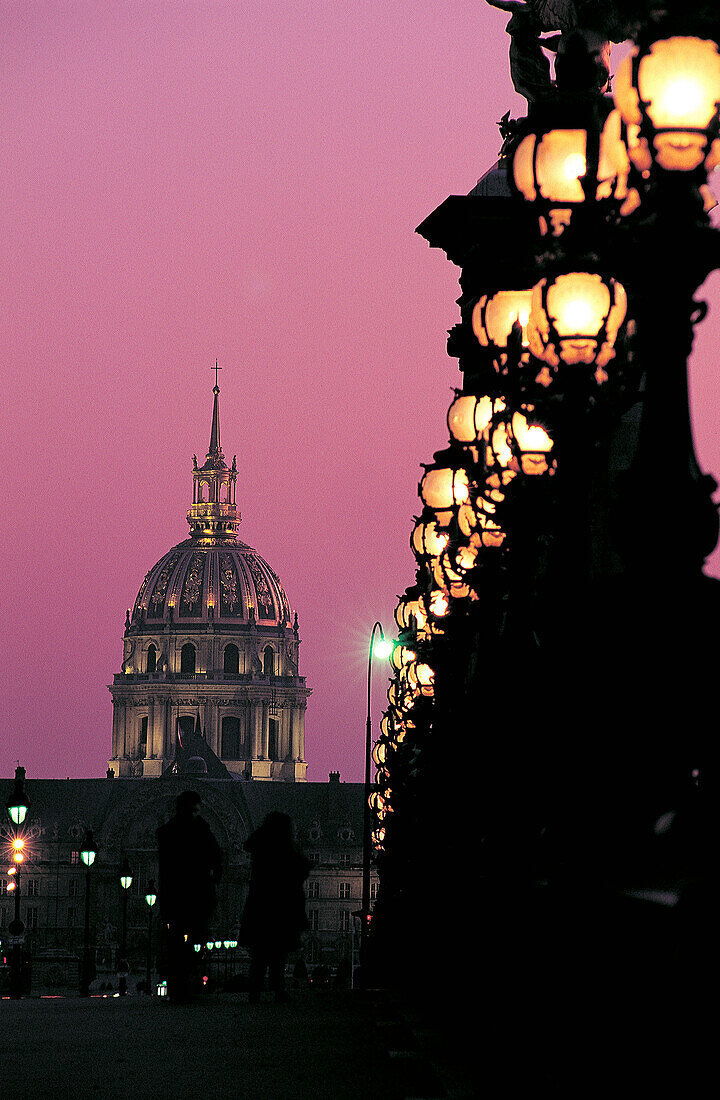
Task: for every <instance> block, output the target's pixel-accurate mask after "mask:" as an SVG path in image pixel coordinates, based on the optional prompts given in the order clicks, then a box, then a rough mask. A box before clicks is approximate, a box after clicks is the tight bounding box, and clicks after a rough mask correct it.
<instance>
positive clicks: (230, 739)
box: [220, 714, 242, 760]
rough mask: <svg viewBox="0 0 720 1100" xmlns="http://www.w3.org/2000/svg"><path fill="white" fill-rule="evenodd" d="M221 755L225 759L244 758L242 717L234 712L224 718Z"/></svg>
mask: <svg viewBox="0 0 720 1100" xmlns="http://www.w3.org/2000/svg"><path fill="white" fill-rule="evenodd" d="M220 755H221V756H222V758H223V760H240V759H241V758H242V736H241V728H240V719H239V718H237V717H236V716H235V715H234V714H228V715H226V716H225V718H223V720H222V747H221V750H220Z"/></svg>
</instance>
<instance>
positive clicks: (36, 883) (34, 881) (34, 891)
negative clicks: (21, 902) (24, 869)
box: [25, 878, 40, 898]
mask: <svg viewBox="0 0 720 1100" xmlns="http://www.w3.org/2000/svg"><path fill="white" fill-rule="evenodd" d="M25 893H26V894H27V896H28V897H29V898H36V897H37V896H38V894H39V893H40V879H38V878H29V879H28V880H27V887H26V890H25Z"/></svg>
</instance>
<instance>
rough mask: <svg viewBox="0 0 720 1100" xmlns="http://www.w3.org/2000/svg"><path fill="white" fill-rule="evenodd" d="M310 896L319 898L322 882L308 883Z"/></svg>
mask: <svg viewBox="0 0 720 1100" xmlns="http://www.w3.org/2000/svg"><path fill="white" fill-rule="evenodd" d="M308 897H309V898H319V897H320V883H319V882H309V883H308Z"/></svg>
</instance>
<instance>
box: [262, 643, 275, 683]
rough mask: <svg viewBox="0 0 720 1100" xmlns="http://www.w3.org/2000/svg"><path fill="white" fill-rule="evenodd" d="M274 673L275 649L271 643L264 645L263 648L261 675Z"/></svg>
mask: <svg viewBox="0 0 720 1100" xmlns="http://www.w3.org/2000/svg"><path fill="white" fill-rule="evenodd" d="M274 675H275V650H274V649H273V647H272V646H271V645H266V646H265V649H264V650H263V676H274Z"/></svg>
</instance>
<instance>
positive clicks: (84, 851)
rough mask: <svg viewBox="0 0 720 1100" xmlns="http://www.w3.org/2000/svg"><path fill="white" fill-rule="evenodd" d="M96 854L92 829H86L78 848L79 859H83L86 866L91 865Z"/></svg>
mask: <svg viewBox="0 0 720 1100" xmlns="http://www.w3.org/2000/svg"><path fill="white" fill-rule="evenodd" d="M96 855H97V848H96V847H95V841H94V840H93V835H92V830H91V829H88V831H87V832H86V834H85V843H84V844H83V846H82V848H81V849H80V859H81V860H82V861H83V863H84V864H85V866H86V867H92V865H93V863H94V862H95V856H96Z"/></svg>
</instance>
